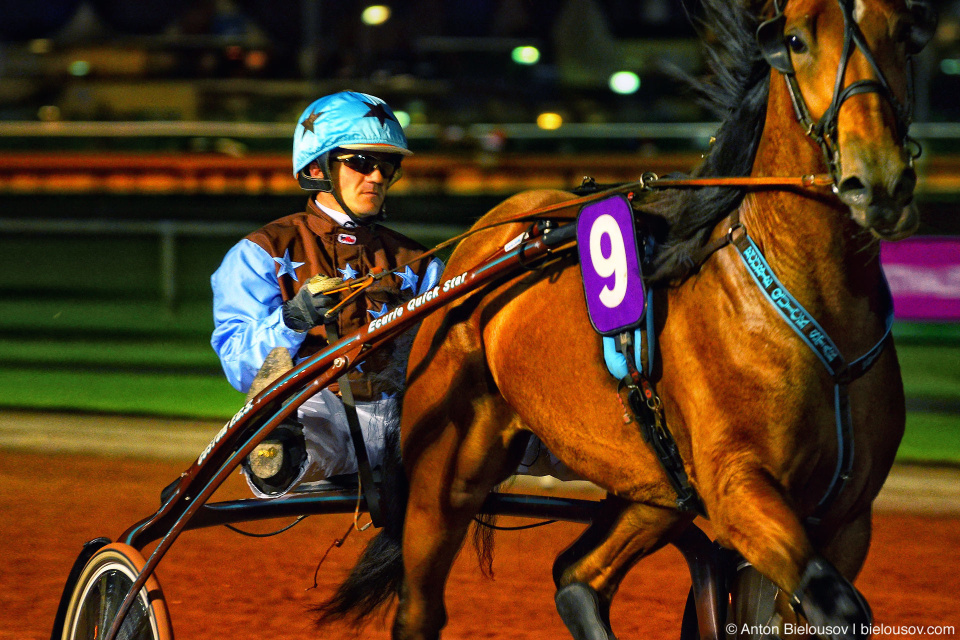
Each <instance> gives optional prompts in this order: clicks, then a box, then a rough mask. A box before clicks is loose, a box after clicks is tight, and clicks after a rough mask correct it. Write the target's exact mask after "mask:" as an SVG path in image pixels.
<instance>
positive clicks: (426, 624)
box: [321, 0, 931, 639]
mask: <svg viewBox="0 0 960 640" xmlns="http://www.w3.org/2000/svg"><path fill="white" fill-rule="evenodd" d="M702 4H703V7H704V12H705V13H704V15H703V17H702V20H703V24H704V26H705V27H706V28H708V29H709V30H710V31H711V38H710V41H711V42H712V43H713V44H712V45H711V46H712V47H714V48H712V49H711V50H710V52H711V54H712V55H711V59H712V61H713V69H712V71H713V74H712V78H711V80H710V81H709V82H705V83H704V84H701V85H699V88H700V89H701V93H702V94H703V96H704V97H705V98H707V99H708V100H710V101H712V102H713V106H714V107H715V108H716V109H717V111H718V112H719V113H720V114H721V115H722V118H723V124H722V125H721V127H720V129H719V131H718V133H717V136H716V141H715V143H714V144H713V145H712V147H711V150H710V152H709V153H708V154H707V155H706V157H705V160H704V162H703V163H702V165H701V166H700V167H699V169H698V170H697V172H696V174H697V175H698V176H756V177H764V176H789V175H801V174H817V173H823V172H828V173H829V174H830V175H831V176H832V177H833V193H831V192H830V191H829V190H826V189H813V188H796V189H786V190H783V189H781V190H772V189H749V190H742V189H732V188H709V189H701V190H669V191H664V192H662V193H658V194H656V195H654V196H652V197H649V198H645V199H644V201H643V202H641V203H637V204H636V205H635V207H636V208H638V209H640V210H641V214H642V215H640V216H639V217H642V218H644V219H645V220H652V221H654V223H653V224H652V225H651V226H652V228H653V229H654V235H655V237H656V239H657V240H658V243H657V248H656V250H655V253H654V255H653V258H652V264H653V267H654V268H653V270H652V272H651V273H649V274H648V275H647V281H648V283H649V284H650V285H651V286H652V287H653V289H652V294H651V297H652V299H653V305H652V311H653V313H654V314H655V316H654V317H655V332H656V334H657V339H658V341H659V344H658V356H659V357H658V360H657V361H658V363H659V364H657V366H656V369H655V370H654V371H652V372H648V373H649V374H650V375H651V378H652V380H653V381H654V382H655V386H656V390H657V392H658V393H659V396H660V398H661V400H662V406H663V415H664V417H665V419H666V424H667V427H668V428H669V430H670V432H671V433H672V434H673V437H674V439H675V441H676V443H677V447H678V450H679V454H680V457H681V458H682V461H683V466H684V470H685V472H686V475H687V476H688V478H689V483H690V485H691V486H692V488H693V489H694V490H695V491H696V492H697V494H698V495H699V497H700V499H701V500H702V504H703V508H704V510H705V512H706V514H708V516H709V518H710V520H711V522H712V528H713V531H714V532H715V535H716V536H717V539H718V541H719V542H720V543H722V544H723V545H724V546H726V547H729V548H730V549H735V550H736V551H737V552H739V553H740V554H741V555H742V556H743V557H744V558H745V559H746V560H748V561H749V562H750V563H751V564H752V565H753V566H754V567H755V568H756V569H757V570H758V571H759V572H761V573H762V574H763V575H764V576H766V577H767V578H769V579H770V580H772V581H773V582H774V583H775V584H776V585H777V586H778V587H779V588H780V589H781V591H782V593H784V594H786V595H787V596H789V599H790V604H792V605H794V607H795V608H796V610H797V612H798V613H801V614H802V615H803V616H805V618H806V619H807V620H808V621H809V622H810V624H813V625H826V624H831V625H838V626H839V625H845V626H846V627H847V628H846V630H842V629H838V630H836V631H835V632H834V633H832V634H830V635H833V636H835V637H858V636H863V635H868V634H869V631H867V632H866V633H864V632H863V627H864V625H866V624H867V623H869V621H870V614H869V609H868V607H867V606H866V603H865V602H863V601H862V599H861V598H860V596H859V594H858V593H857V592H856V590H855V589H854V588H853V587H852V585H851V584H850V582H849V581H850V580H853V578H854V577H855V576H856V575H857V573H858V571H859V569H860V567H861V565H862V564H863V561H864V558H865V556H866V553H867V548H868V546H869V541H870V527H871V524H870V520H871V503H872V501H873V499H874V498H875V496H876V495H877V493H878V491H879V489H880V487H881V485H882V484H883V482H884V479H885V478H886V475H887V473H888V471H889V469H890V466H891V464H892V463H893V459H894V454H895V452H896V450H897V446H898V444H899V441H900V438H901V435H902V432H903V428H904V417H905V410H904V397H903V387H902V383H901V379H900V369H899V365H898V363H897V356H896V352H895V350H894V346H893V343H892V340H889V337H888V335H887V333H885V331H886V327H885V322H884V320H885V317H884V315H885V313H884V312H885V311H886V309H887V305H888V301H887V298H886V287H885V283H884V280H883V274H882V271H881V268H880V263H879V242H878V238H881V239H897V238H901V237H905V236H907V235H909V234H910V233H912V232H913V230H914V229H915V228H916V226H917V223H918V219H917V213H916V209H915V207H914V205H913V189H914V186H915V183H916V174H915V173H914V170H913V167H912V160H913V158H912V152H913V150H914V144H913V143H912V141H911V140H910V139H909V138H908V137H907V128H908V126H909V109H908V105H909V103H910V95H909V90H908V84H909V81H910V79H909V74H908V72H907V69H908V63H907V58H908V56H909V55H910V54H912V53H915V52H916V51H917V50H918V49H919V48H920V47H922V45H923V41H924V38H925V37H926V35H927V34H928V33H929V30H930V28H931V24H930V23H931V18H930V13H931V12H930V10H929V7H928V5H927V4H926V3H921V2H904V0H839V1H838V0H789V1H788V2H783V0H781V1H780V2H767V3H761V4H762V5H763V6H759V7H743V6H738V5H737V3H735V2H728V1H727V0H703V3H702ZM757 16H765V21H764V25H763V27H762V28H761V29H760V30H759V34H758V36H757V37H755V34H757V33H758V32H757V26H758V25H759V24H760V22H761V20H759V19H758V18H757ZM766 20H769V21H766ZM771 66H772V67H773V68H774V69H773V71H772V72H771ZM785 79H786V82H785V81H784V80H785ZM791 94H793V95H791ZM798 120H799V122H798ZM571 197H572V196H571V194H568V193H564V192H559V191H556V192H554V191H538V192H528V193H523V194H520V195H518V196H515V197H513V198H511V199H509V200H507V201H506V202H505V203H503V204H502V205H500V206H499V207H497V208H496V209H494V210H493V211H491V212H490V213H489V214H487V215H486V216H485V217H484V218H482V219H481V220H480V221H479V223H478V225H488V224H490V223H492V222H496V221H498V220H505V219H508V218H509V217H510V216H513V215H516V213H517V212H522V211H525V210H529V209H533V208H535V207H538V206H541V205H544V204H548V203H555V202H562V201H564V200H566V199H570V198H571ZM732 211H733V212H736V215H737V216H738V218H736V219H732V218H729V217H728V216H729V214H730V213H731V212H732ZM731 226H732V227H733V232H731ZM523 230H524V226H523V225H518V224H509V225H505V226H502V227H498V228H495V229H491V230H487V231H484V232H482V233H478V234H477V235H475V236H473V237H471V238H470V239H468V240H467V241H465V242H463V243H462V244H461V245H460V246H458V248H457V249H456V250H455V252H454V253H453V255H452V257H451V258H450V260H449V264H448V265H447V269H448V271H447V273H459V272H461V271H463V270H465V269H466V268H468V267H471V266H473V265H475V264H477V263H478V262H479V261H480V260H481V259H482V258H484V257H486V256H487V255H490V254H492V253H493V252H494V251H495V250H497V249H498V248H499V247H503V246H504V245H505V244H506V243H507V242H508V241H510V239H511V238H514V237H516V236H517V234H518V233H521V232H522V231H523ZM746 235H748V236H749V238H750V239H752V241H753V242H754V243H755V245H756V247H757V248H759V250H760V252H762V254H763V255H764V256H765V257H766V260H767V262H768V263H769V265H770V268H771V269H772V271H773V272H774V273H775V274H776V275H777V276H778V277H779V279H780V281H781V282H782V283H783V284H784V286H785V287H786V289H787V290H789V291H790V292H791V293H792V294H793V296H794V297H795V299H796V301H799V303H801V304H802V305H803V307H805V308H806V310H807V311H808V312H809V314H810V315H811V316H812V317H813V318H815V319H816V321H817V322H819V324H820V326H821V327H822V329H823V330H824V331H825V333H826V334H828V335H829V336H831V337H832V339H833V341H834V342H835V345H836V347H837V348H838V349H839V352H840V354H842V356H843V357H844V358H846V359H849V360H851V361H852V360H855V359H857V358H858V357H859V356H861V355H863V354H867V353H871V354H872V355H876V358H875V362H873V363H872V364H873V366H872V367H862V368H863V369H864V370H865V369H869V370H868V371H865V373H864V374H863V375H862V376H861V377H859V378H858V379H856V380H853V379H852V378H853V376H852V375H847V374H849V373H850V372H849V371H847V370H841V371H839V372H838V373H837V375H830V373H828V371H827V370H826V368H825V367H824V365H823V364H822V363H821V358H820V357H818V353H816V352H815V351H814V350H812V349H811V348H809V347H808V346H807V345H806V344H805V342H804V340H803V339H801V337H800V336H799V335H798V333H797V332H796V331H794V330H793V329H792V328H791V327H790V326H789V325H788V323H787V322H786V321H785V319H784V318H783V317H782V316H781V315H780V313H779V312H778V310H777V308H776V307H775V306H774V305H773V304H772V303H771V302H770V301H768V300H767V298H766V297H765V295H764V293H763V291H762V290H761V289H760V288H759V287H758V286H757V285H756V284H755V283H754V281H753V276H752V275H751V274H750V272H749V271H748V269H747V268H746V266H745V260H743V259H741V257H740V254H739V253H738V252H737V251H736V250H735V248H734V247H733V246H731V245H726V246H721V245H722V242H720V241H721V240H722V239H723V238H724V237H731V238H732V239H736V238H737V237H739V238H743V237H745V236H746ZM713 243H716V244H713ZM705 246H714V247H717V248H716V250H715V251H713V252H710V253H709V254H707V253H706V252H704V251H703V247H705ZM871 360H873V358H872V357H871ZM845 376H846V377H845ZM838 380H839V381H840V382H839V383H838ZM841 383H842V385H841ZM840 386H843V389H844V393H848V400H849V411H850V413H849V421H848V424H849V430H850V432H851V434H850V436H851V437H838V429H839V427H838V425H841V424H843V421H842V420H840V419H839V418H838V417H837V416H838V414H841V413H844V412H845V411H846V408H847V404H845V403H842V402H840V401H839V400H838V401H837V402H835V395H836V394H837V393H838V392H837V389H838V388H839V387H840ZM837 397H839V396H837ZM841 430H842V429H841ZM401 433H402V459H403V466H404V469H405V472H406V478H407V481H408V483H409V485H408V490H407V491H405V492H404V493H403V494H402V495H401V498H402V497H404V496H405V497H406V508H405V512H401V513H400V514H399V515H398V516H395V517H394V518H393V520H392V525H389V526H388V527H387V528H386V529H385V530H384V531H383V532H382V533H381V534H380V535H379V536H378V537H377V538H375V539H374V542H373V543H372V544H371V548H370V549H369V550H368V552H367V555H366V556H365V557H364V558H362V559H361V563H360V564H359V565H358V566H357V568H356V569H355V571H354V573H353V575H352V576H351V578H350V579H349V580H348V582H347V583H346V584H345V585H344V586H343V587H342V588H341V590H340V591H339V592H338V594H337V595H336V596H335V597H334V598H333V599H332V600H331V601H330V602H328V603H327V604H326V605H325V607H324V608H322V609H321V611H322V612H323V613H324V614H326V615H328V616H339V615H346V614H356V615H358V616H361V617H362V616H363V615H366V614H367V613H370V612H371V611H372V610H373V609H375V608H376V607H377V606H379V605H380V604H382V603H383V602H384V601H386V600H387V599H388V597H389V596H390V595H392V594H393V593H395V592H396V593H399V596H400V597H399V605H398V610H397V614H396V619H395V623H394V637H395V638H403V639H407V638H424V639H426V638H437V637H438V636H439V634H440V630H441V628H442V627H443V625H444V624H445V620H446V612H445V609H444V604H443V593H444V588H445V586H446V581H447V577H448V575H449V570H450V567H451V564H452V562H453V560H454V558H455V556H456V554H457V553H458V551H459V549H460V547H461V545H462V543H463V540H464V537H465V535H466V533H467V531H468V528H469V526H470V524H471V521H472V520H473V518H474V517H475V516H476V514H477V513H478V511H479V510H480V509H481V505H482V503H483V502H484V499H485V498H486V496H487V495H488V493H489V492H490V491H491V490H493V489H494V487H495V486H496V485H497V484H498V483H500V482H502V481H503V480H504V479H505V478H507V477H508V476H509V475H510V474H511V473H512V472H513V471H514V470H515V469H516V467H517V464H518V462H519V461H520V457H521V455H522V453H523V451H524V448H525V445H526V442H527V440H528V437H529V434H530V433H533V434H536V435H537V436H538V437H539V438H540V439H541V440H542V441H543V442H544V443H545V444H546V445H547V447H548V448H549V449H550V451H551V452H553V453H554V454H555V455H556V456H557V457H559V458H560V460H562V461H563V462H564V463H565V464H566V465H567V466H568V467H570V468H571V469H572V470H574V471H575V472H576V473H577V474H579V475H580V476H582V477H583V478H586V479H588V480H591V481H593V482H594V483H596V484H597V485H599V486H601V487H603V488H604V489H605V490H606V491H607V492H608V498H607V499H606V500H605V501H604V505H603V509H602V515H601V517H600V518H598V520H597V521H595V522H594V523H593V525H591V526H590V527H589V528H588V529H587V530H586V532H585V533H584V534H583V536H582V537H581V538H580V539H579V540H577V541H576V542H575V543H574V544H573V545H572V546H571V547H570V548H569V549H568V550H567V551H566V552H565V553H564V554H562V555H561V557H560V558H558V560H557V563H556V565H555V571H554V578H555V580H556V582H557V586H558V588H559V592H558V606H560V608H561V613H563V611H564V608H565V606H566V605H564V604H563V602H565V600H564V598H568V596H569V599H572V600H573V601H574V606H572V608H568V611H571V610H572V611H574V614H573V615H572V619H571V616H570V614H569V613H568V615H567V616H565V621H566V622H567V624H568V627H570V629H571V631H572V632H573V633H574V635H575V636H576V637H577V638H607V637H612V632H611V631H610V628H609V618H608V616H609V607H610V601H611V599H612V597H613V596H614V594H615V592H616V590H617V588H618V586H619V583H620V581H621V579H622V578H623V577H624V575H625V574H626V572H627V571H628V570H629V569H630V568H631V567H632V566H633V565H634V564H635V563H636V562H637V561H639V560H640V559H641V558H643V557H644V556H645V555H647V554H649V553H651V552H653V551H655V550H657V549H659V548H660V547H662V546H664V545H665V544H668V543H670V542H672V541H675V540H677V539H678V537H681V536H682V535H683V533H684V532H685V531H686V530H688V527H689V526H690V523H691V521H692V520H693V518H694V516H695V514H694V513H692V512H690V511H683V510H680V509H678V508H677V502H676V500H677V494H676V493H675V491H674V489H673V487H672V486H671V484H670V483H668V481H667V477H666V476H665V474H664V471H663V470H662V468H661V465H660V464H659V462H658V460H657V458H656V457H655V456H654V454H653V453H652V452H651V449H650V447H649V446H648V445H647V443H646V442H645V441H644V439H643V438H642V437H641V434H640V431H639V430H638V428H637V423H636V422H629V423H625V421H624V419H623V408H622V406H621V404H620V402H619V401H618V381H617V380H615V379H614V378H612V377H611V376H610V375H609V374H608V373H607V371H606V369H605V367H604V364H603V358H602V355H601V346H600V339H599V338H598V337H597V335H596V333H595V332H594V331H593V329H592V327H591V323H590V320H589V319H588V315H587V311H586V306H585V301H584V289H583V283H582V281H581V277H580V272H579V270H578V268H577V266H576V262H575V261H574V260H571V259H568V260H560V261H556V262H554V263H553V264H552V265H550V266H549V267H547V268H545V269H544V270H542V271H540V272H536V273H528V274H524V275H521V276H517V277H514V278H512V279H509V280H505V281H500V282H496V283H495V284H493V285H491V286H488V287H486V288H484V289H482V290H480V291H478V292H476V293H475V294H473V295H471V296H469V297H467V298H465V299H462V300H461V301H459V302H458V303H456V304H455V305H453V306H450V307H446V308H444V309H442V310H440V311H438V312H434V313H433V314H432V315H430V316H429V317H427V318H426V319H425V320H424V322H423V324H422V326H421V328H420V330H419V333H418V335H417V337H416V340H415V342H414V344H413V348H412V353H411V357H410V361H409V373H408V388H407V393H406V396H405V400H404V407H403V419H402V427H401ZM844 450H845V451H847V453H850V452H851V451H852V454H853V455H852V461H851V462H850V464H849V465H848V466H847V467H843V468H840V467H839V466H838V464H839V463H838V459H840V458H843V457H844V456H843V451H844ZM401 504H402V501H401ZM401 522H402V527H403V528H402V536H401V535H400V534H399V531H398V527H399V526H400V523H401ZM398 544H402V549H401V548H400V547H397V546H396V545H398ZM401 551H402V553H401ZM401 562H402V565H401ZM571 588H573V589H574V591H570V589H571ZM571 593H572V594H573V595H572V596H571V595H570V594H571ZM562 594H566V595H562ZM591 598H594V601H593V604H592V605H591V604H590V602H589V600H590V599H591ZM584 602H586V606H581V605H583V604H584ZM578 617H579V618H581V619H578Z"/></svg>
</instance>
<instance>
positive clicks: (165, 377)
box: [0, 296, 960, 463]
mask: <svg viewBox="0 0 960 640" xmlns="http://www.w3.org/2000/svg"><path fill="white" fill-rule="evenodd" d="M212 326H213V322H212V318H211V315H210V302H209V300H206V299H203V300H200V299H197V300H192V301H186V302H183V303H181V304H180V305H178V306H177V308H176V309H167V308H165V307H164V306H163V305H162V304H161V303H160V302H157V301H150V300H136V299H134V300H130V299H126V300H125V299H111V300H101V301H93V300H71V299H59V298H57V297H56V296H50V297H47V298H42V299H37V298H34V299H29V300H26V301H24V300H22V299H19V300H18V299H10V298H9V297H7V298H0V407H5V408H28V409H41V410H67V411H91V412H105V413H115V414H133V415H155V416H165V417H184V418H196V419H215V420H226V419H228V418H229V417H230V416H232V415H233V414H234V413H235V412H236V411H237V410H238V409H239V408H240V406H241V405H242V404H243V396H242V394H240V393H239V392H237V391H236V390H234V389H233V388H232V387H230V385H229V384H228V383H227V382H226V380H225V378H224V377H223V374H222V373H221V370H220V363H219V360H218V359H217V357H216V354H215V353H214V352H213V349H212V348H211V347H210V344H209V337H210V331H211V329H212ZM895 335H896V336H897V352H898V355H899V358H900V363H901V368H902V370H903V380H904V388H905V391H906V394H907V397H908V398H910V399H911V400H912V401H914V403H915V404H916V402H920V404H922V403H923V402H924V401H930V402H931V405H932V406H940V407H942V406H944V404H946V406H947V407H950V406H952V405H954V404H956V406H958V407H960V340H958V339H957V338H958V336H960V331H958V327H957V326H954V325H909V324H898V325H897V326H896V327H895ZM898 457H899V459H900V460H903V461H929V462H934V461H949V462H952V463H960V411H958V412H957V413H934V412H920V411H914V412H911V413H910V414H909V415H908V418H907V429H906V434H905V436H904V439H903V444H902V445H901V447H900V451H899V454H898Z"/></svg>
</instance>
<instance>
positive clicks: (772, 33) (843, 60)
mask: <svg viewBox="0 0 960 640" xmlns="http://www.w3.org/2000/svg"><path fill="white" fill-rule="evenodd" d="M787 1H788V0H783V2H782V4H781V2H780V0H773V7H774V11H775V15H774V16H773V18H771V19H769V20H767V21H765V22H763V23H762V24H761V25H760V27H759V28H758V29H757V42H758V44H759V45H760V51H761V53H762V54H763V56H764V58H765V59H766V60H767V62H768V63H769V64H770V66H771V67H773V68H774V69H776V70H777V71H779V72H780V73H781V74H782V75H783V77H784V79H785V80H786V83H787V88H788V91H789V93H790V101H791V102H792V103H793V109H794V113H795V114H796V117H797V121H798V122H799V123H800V124H801V126H802V127H803V128H804V130H805V131H806V132H807V135H809V136H810V137H811V138H813V139H814V140H815V141H816V142H817V144H818V145H819V147H820V149H821V150H822V152H823V155H824V159H825V160H826V163H827V167H828V168H829V172H830V175H831V176H832V177H833V179H834V183H835V184H836V183H837V180H838V179H839V177H840V154H839V144H838V139H837V120H838V118H839V115H840V108H841V107H842V106H843V103H844V102H846V101H847V100H849V99H850V98H852V97H853V96H855V95H859V94H862V93H876V94H879V95H880V96H881V97H882V99H884V100H886V101H887V103H888V104H889V105H890V107H891V109H892V110H893V113H894V117H895V118H896V123H897V134H898V136H899V139H900V140H901V146H902V147H904V148H911V152H910V162H911V164H912V163H913V161H914V160H915V159H916V158H918V157H919V156H920V152H921V147H920V143H919V142H917V141H916V140H914V139H913V138H911V137H910V135H909V133H908V131H909V128H910V123H911V122H912V119H913V82H912V80H913V78H912V73H910V74H909V75H910V78H909V79H908V82H907V87H908V89H907V91H908V95H907V101H906V103H903V102H901V101H900V100H898V99H897V96H896V95H895V94H894V92H893V89H892V88H891V87H890V83H889V82H888V81H887V78H886V76H885V75H884V74H883V71H881V69H880V66H879V65H878V64H877V61H876V58H875V57H874V55H873V53H872V52H871V51H870V47H869V46H868V45H867V42H866V39H865V37H864V35H863V32H862V31H861V30H860V27H859V25H858V24H857V22H856V20H855V19H854V17H853V11H854V4H855V0H838V3H839V5H840V10H841V12H842V13H843V23H844V27H843V28H844V34H843V51H842V53H841V55H840V64H839V65H838V66H837V76H836V82H835V83H834V89H833V99H832V100H831V102H830V106H829V107H828V108H827V110H826V111H824V113H823V115H822V116H821V117H820V119H819V120H817V121H814V120H813V117H812V116H811V115H810V109H809V108H808V106H807V103H806V100H804V98H803V94H802V93H801V91H800V87H799V85H798V83H797V78H796V73H795V70H794V66H793V61H792V60H791V57H790V50H789V47H788V46H787V42H786V39H785V36H784V27H785V26H786V21H787V18H786V16H785V15H784V13H783V11H784V9H785V8H786V4H787ZM907 5H908V7H909V8H910V12H911V14H912V16H913V24H912V25H911V27H910V32H909V34H908V36H907V38H906V47H907V54H908V60H909V59H910V58H912V56H913V55H914V54H916V53H919V52H920V50H921V49H923V47H924V46H925V45H926V44H927V42H928V41H929V40H930V39H931V38H932V37H933V34H934V31H935V30H936V22H937V18H936V12H935V11H934V9H933V8H932V7H931V6H930V3H929V1H928V0H913V1H912V2H911V1H909V0H908V2H907ZM857 50H859V51H860V53H861V54H862V55H863V57H864V58H865V59H866V60H867V63H868V64H869V65H870V67H871V68H872V69H873V73H874V76H875V77H874V78H873V79H869V80H857V81H856V82H853V83H851V84H849V85H847V86H846V87H844V86H843V79H844V76H845V75H846V71H847V67H848V66H849V63H850V57H851V56H852V55H853V53H854V52H855V51H857ZM909 71H910V69H908V72H909Z"/></svg>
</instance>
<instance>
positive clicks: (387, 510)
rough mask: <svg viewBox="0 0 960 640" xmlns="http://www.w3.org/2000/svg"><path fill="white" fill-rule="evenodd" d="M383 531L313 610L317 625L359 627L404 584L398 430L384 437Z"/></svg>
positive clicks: (403, 500)
mask: <svg viewBox="0 0 960 640" xmlns="http://www.w3.org/2000/svg"><path fill="white" fill-rule="evenodd" d="M380 487H381V490H380V508H381V510H382V513H383V520H384V523H383V528H382V529H381V530H380V532H379V533H377V535H376V536H374V537H373V538H372V539H371V540H370V542H369V543H367V547H366V549H364V551H363V554H362V555H361V556H360V559H359V560H358V561H357V564H356V565H355V566H354V567H353V570H352V571H351V572H350V575H349V576H347V579H346V580H345V581H344V582H343V583H342V584H341V585H340V586H339V587H338V588H337V590H336V592H335V593H334V594H333V595H332V596H331V597H330V599H328V600H327V601H326V602H323V603H322V604H320V605H319V606H317V607H316V608H315V609H314V612H315V613H316V614H317V623H318V624H320V625H322V624H324V623H326V622H329V621H333V620H343V619H347V620H350V621H352V622H353V623H354V624H357V625H360V624H362V623H363V621H364V620H365V619H366V618H368V617H369V616H371V615H373V614H374V613H376V612H377V611H379V610H380V609H382V608H383V607H384V606H385V605H387V604H389V603H390V602H391V601H392V600H393V597H394V596H395V595H397V594H398V593H399V591H400V587H401V585H402V584H403V554H402V546H401V543H402V539H403V538H402V534H403V520H404V515H405V513H406V505H407V479H406V475H405V474H404V472H403V466H402V464H401V461H400V430H399V428H397V429H390V430H388V431H387V434H386V450H385V452H384V466H383V482H382V483H381V485H380Z"/></svg>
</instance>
